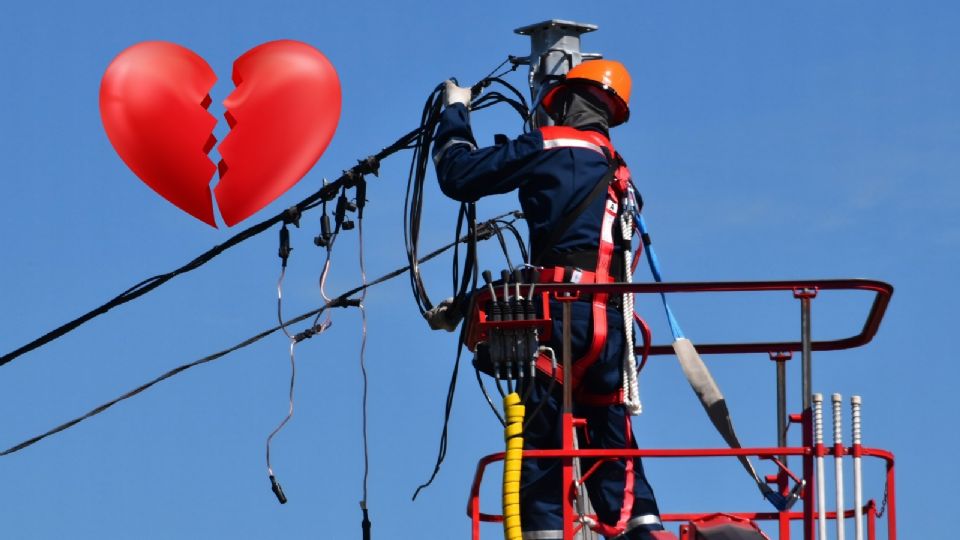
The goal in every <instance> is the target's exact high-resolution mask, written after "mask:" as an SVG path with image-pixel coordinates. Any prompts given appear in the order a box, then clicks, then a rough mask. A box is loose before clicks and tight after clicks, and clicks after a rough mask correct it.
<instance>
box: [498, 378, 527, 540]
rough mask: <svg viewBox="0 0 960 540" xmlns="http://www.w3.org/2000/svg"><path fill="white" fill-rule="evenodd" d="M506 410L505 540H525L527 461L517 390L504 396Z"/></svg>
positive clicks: (504, 470)
mask: <svg viewBox="0 0 960 540" xmlns="http://www.w3.org/2000/svg"><path fill="white" fill-rule="evenodd" d="M503 412H504V415H505V416H506V420H507V425H506V427H505V428H504V430H503V438H504V440H505V441H506V443H507V451H506V452H505V454H504V457H503V536H504V538H505V540H521V536H522V533H521V532H520V464H521V461H522V460H523V415H524V412H525V407H524V406H523V405H521V404H520V395H519V394H517V393H516V392H513V393H510V394H507V395H506V396H504V398H503Z"/></svg>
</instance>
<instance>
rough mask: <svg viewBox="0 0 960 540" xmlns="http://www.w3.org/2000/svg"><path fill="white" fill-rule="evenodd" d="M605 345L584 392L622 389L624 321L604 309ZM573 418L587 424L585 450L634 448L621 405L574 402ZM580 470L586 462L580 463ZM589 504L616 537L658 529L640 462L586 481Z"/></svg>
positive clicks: (642, 537) (612, 465)
mask: <svg viewBox="0 0 960 540" xmlns="http://www.w3.org/2000/svg"><path fill="white" fill-rule="evenodd" d="M607 319H608V327H607V341H606V344H605V346H604V349H603V352H602V353H601V355H600V357H599V358H598V359H597V362H596V363H595V364H594V365H593V367H591V368H590V369H589V370H588V371H587V372H586V373H585V376H584V380H583V383H582V384H583V385H584V390H585V391H586V392H588V393H590V394H594V395H608V394H611V393H614V392H618V391H619V390H620V387H621V380H622V369H623V350H624V346H625V343H624V336H623V323H622V321H623V317H622V315H621V314H620V312H619V310H618V309H616V308H608V310H607ZM575 412H576V414H577V416H581V417H583V418H585V419H586V420H587V431H586V433H585V434H584V435H585V436H584V437H581V444H582V446H583V447H586V448H605V449H612V450H617V449H624V448H630V449H633V448H637V443H636V441H635V440H634V438H633V430H632V428H631V425H630V415H629V414H628V413H627V412H626V409H625V407H624V406H623V405H611V406H587V405H583V404H579V405H578V406H577V409H576V411H575ZM584 462H585V463H584V465H583V469H584V470H588V469H589V467H590V466H591V465H592V463H591V462H588V461H587V460H584ZM587 490H588V492H589V493H590V501H591V502H592V503H593V507H594V509H595V510H596V512H597V517H598V518H600V521H601V522H603V523H605V524H607V525H611V526H616V525H622V526H624V527H625V529H626V533H625V534H624V535H623V536H620V537H618V538H624V539H630V540H647V539H649V538H650V535H649V531H658V530H662V529H663V526H662V525H661V524H660V510H659V509H658V508H657V501H656V498H655V497H654V494H653V489H652V488H651V487H650V483H649V482H648V481H647V478H646V475H645V474H644V471H643V464H642V462H641V460H640V458H635V459H630V460H615V461H607V462H605V463H603V464H602V465H600V466H599V468H598V469H597V471H596V472H595V473H594V474H593V475H592V476H591V477H590V478H588V479H587Z"/></svg>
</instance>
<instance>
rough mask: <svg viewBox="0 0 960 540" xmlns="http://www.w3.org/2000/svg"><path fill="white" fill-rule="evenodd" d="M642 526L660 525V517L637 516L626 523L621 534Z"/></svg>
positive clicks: (650, 515)
mask: <svg viewBox="0 0 960 540" xmlns="http://www.w3.org/2000/svg"><path fill="white" fill-rule="evenodd" d="M642 525H660V516H658V515H656V514H644V515H642V516H637V517H635V518H631V519H630V521H628V522H627V526H626V527H625V528H624V530H623V532H627V531H630V530H633V529H636V528H637V527H640V526H642Z"/></svg>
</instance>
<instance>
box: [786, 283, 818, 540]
mask: <svg viewBox="0 0 960 540" xmlns="http://www.w3.org/2000/svg"><path fill="white" fill-rule="evenodd" d="M815 294H816V292H811V290H810V289H799V290H798V289H794V292H793V296H794V298H799V299H800V341H801V359H800V364H801V366H800V370H801V372H802V375H801V386H802V388H801V391H802V392H803V396H802V401H801V403H803V413H802V415H801V418H802V419H803V420H802V422H803V424H802V429H803V435H802V437H801V438H802V440H803V441H802V442H803V446H805V447H807V448H811V447H812V446H813V418H812V411H811V409H810V404H811V401H812V396H811V382H812V376H811V369H810V361H811V351H812V342H813V340H812V338H811V336H810V299H811V298H812V297H813V296H814V295H815ZM813 474H814V473H813V456H811V455H805V456H804V457H803V478H804V479H805V480H807V481H808V482H810V481H812V480H813ZM813 489H814V486H809V489H808V490H807V491H806V493H805V494H804V496H803V538H804V540H813V539H814V532H813ZM821 540H824V539H821Z"/></svg>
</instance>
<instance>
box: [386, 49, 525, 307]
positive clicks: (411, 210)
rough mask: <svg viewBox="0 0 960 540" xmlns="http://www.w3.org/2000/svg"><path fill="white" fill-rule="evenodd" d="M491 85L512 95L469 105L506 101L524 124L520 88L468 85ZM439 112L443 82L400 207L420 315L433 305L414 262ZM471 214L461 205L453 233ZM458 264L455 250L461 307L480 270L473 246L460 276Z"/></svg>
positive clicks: (470, 207) (427, 109) (428, 109)
mask: <svg viewBox="0 0 960 540" xmlns="http://www.w3.org/2000/svg"><path fill="white" fill-rule="evenodd" d="M509 61H510V59H509V58H508V59H507V60H506V61H505V62H504V63H501V64H500V65H499V66H497V68H495V69H494V70H493V71H491V74H492V73H495V72H496V71H497V70H498V69H499V68H500V67H502V66H503V65H504V64H505V63H506V62H509ZM492 84H497V85H500V86H503V87H504V88H506V89H507V90H508V91H509V92H510V93H511V94H512V95H513V96H514V97H513V98H511V97H507V96H506V95H504V94H502V93H500V92H496V91H494V92H489V93H487V94H485V95H483V96H479V97H477V99H476V100H474V102H473V103H472V104H471V108H472V109H473V110H479V109H483V108H487V107H490V106H493V105H495V104H497V103H508V104H509V105H511V106H512V107H513V108H514V109H515V110H516V111H517V112H518V113H519V114H520V117H521V119H522V120H523V121H524V123H526V120H527V117H528V114H529V113H528V111H527V108H526V107H527V103H526V99H525V98H524V97H523V94H522V93H521V92H520V91H519V90H517V89H516V88H515V87H513V86H512V85H511V84H510V83H508V82H507V81H505V80H504V79H502V78H501V77H500V76H499V75H497V76H487V77H485V78H483V79H481V80H480V82H478V83H477V84H475V85H474V86H473V87H472V88H471V90H472V93H473V94H474V95H476V94H478V93H480V92H481V91H482V90H483V89H485V88H487V87H489V86H490V85H492ZM442 111H443V84H440V85H437V87H436V88H434V90H433V92H431V93H430V95H429V96H428V97H427V100H426V102H425V103H424V106H423V110H422V112H421V115H420V132H419V134H418V135H417V137H416V138H415V142H414V143H413V146H414V148H413V158H412V159H411V163H410V171H409V177H408V178H407V190H406V196H405V199H404V208H403V216H404V219H403V234H404V244H405V248H406V252H407V260H408V261H409V262H410V287H411V290H412V291H413V296H414V299H415V301H416V302H417V306H418V308H419V309H420V312H421V314H425V313H426V312H427V311H429V310H430V309H432V308H433V302H432V301H431V300H430V297H429V295H428V294H427V291H426V286H425V285H424V283H423V278H422V276H421V275H420V269H419V267H418V265H417V264H416V261H417V253H418V249H419V242H420V223H421V218H422V215H423V200H424V184H425V181H426V177H427V169H428V167H429V164H430V161H431V160H430V149H431V147H432V146H433V138H434V134H435V131H436V128H437V125H438V124H439V122H440V114H441V112H442ZM473 213H475V205H474V204H473V203H468V204H465V205H461V208H460V212H459V214H458V218H457V233H456V234H458V235H459V234H460V230H461V227H462V224H463V222H464V219H465V218H466V221H467V227H468V231H469V230H471V229H472V228H473V227H475V223H474V222H473V221H471V220H470V218H469V217H468V216H469V215H472V214H473ZM459 265H460V260H459V257H458V254H457V253H455V254H454V266H455V268H454V271H453V275H454V289H453V291H454V292H453V297H454V305H455V306H460V305H461V304H462V303H463V301H464V299H465V298H466V296H467V294H468V293H469V290H470V283H471V282H472V283H473V285H474V286H475V285H476V281H477V276H478V274H479V270H478V268H477V261H476V250H475V248H472V247H470V246H468V248H467V254H466V257H465V258H464V261H463V267H464V272H463V274H462V275H459V271H460V270H459ZM458 277H460V279H458Z"/></svg>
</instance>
